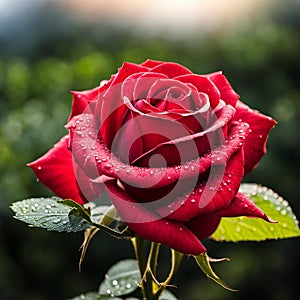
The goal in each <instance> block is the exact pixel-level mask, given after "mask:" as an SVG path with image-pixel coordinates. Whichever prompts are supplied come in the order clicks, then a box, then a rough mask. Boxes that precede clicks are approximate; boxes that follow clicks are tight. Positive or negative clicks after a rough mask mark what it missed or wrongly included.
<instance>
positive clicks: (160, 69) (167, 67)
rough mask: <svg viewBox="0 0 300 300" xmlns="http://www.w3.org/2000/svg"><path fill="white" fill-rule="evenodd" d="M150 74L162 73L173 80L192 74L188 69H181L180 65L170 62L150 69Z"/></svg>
mask: <svg viewBox="0 0 300 300" xmlns="http://www.w3.org/2000/svg"><path fill="white" fill-rule="evenodd" d="M150 72H155V73H162V74H165V75H167V76H168V77H169V78H174V77H177V76H181V75H186V74H193V73H192V72H191V71H190V70H189V69H187V68H185V67H183V66H182V65H180V64H177V63H172V62H164V63H162V64H159V65H157V66H155V67H153V68H152V69H150Z"/></svg>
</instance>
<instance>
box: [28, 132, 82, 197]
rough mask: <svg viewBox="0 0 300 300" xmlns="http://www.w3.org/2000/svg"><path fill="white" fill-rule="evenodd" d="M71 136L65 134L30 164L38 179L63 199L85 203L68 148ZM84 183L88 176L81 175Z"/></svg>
mask: <svg viewBox="0 0 300 300" xmlns="http://www.w3.org/2000/svg"><path fill="white" fill-rule="evenodd" d="M68 142H69V136H68V135H66V136H64V137H63V138H62V139H61V140H60V141H59V142H58V143H57V144H55V145H54V147H53V148H52V149H50V150H49V151H48V152H47V153H46V154H45V155H44V156H42V157H40V158H39V159H37V160H35V161H34V162H31V163H29V164H28V166H29V167H31V168H32V170H33V171H34V173H35V174H36V176H37V177H38V179H39V180H40V181H41V182H42V183H43V184H45V185H46V186H47V187H48V188H49V189H50V190H52V191H53V192H54V193H55V194H56V195H58V196H59V197H61V198H63V199H72V200H74V201H76V202H77V203H85V202H86V198H85V197H84V195H83V194H82V193H81V191H80V189H79V187H78V184H77V181H76V176H75V173H74V165H73V162H72V153H71V152H70V151H69V150H68ZM81 178H82V180H83V182H82V184H84V183H87V182H88V178H87V177H81Z"/></svg>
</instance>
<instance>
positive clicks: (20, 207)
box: [11, 198, 90, 232]
mask: <svg viewBox="0 0 300 300" xmlns="http://www.w3.org/2000/svg"><path fill="white" fill-rule="evenodd" d="M11 209H12V210H13V211H14V212H15V216H14V217H15V218H16V219H18V220H20V221H23V222H25V223H28V224H30V226H33V227H40V228H44V229H47V230H50V231H59V232H76V231H82V230H85V229H87V228H89V227H90V225H89V224H88V223H87V222H86V221H85V220H83V219H82V218H80V219H79V218H76V221H75V219H73V220H72V219H70V218H69V215H70V213H71V211H72V210H73V209H74V208H72V207H70V206H67V205H65V204H64V203H62V202H61V199H59V198H31V199H26V200H23V201H18V202H15V203H13V204H12V205H11Z"/></svg>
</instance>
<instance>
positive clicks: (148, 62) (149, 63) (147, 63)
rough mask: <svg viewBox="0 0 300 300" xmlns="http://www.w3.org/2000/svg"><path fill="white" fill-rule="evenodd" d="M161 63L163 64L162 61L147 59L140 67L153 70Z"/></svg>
mask: <svg viewBox="0 0 300 300" xmlns="http://www.w3.org/2000/svg"><path fill="white" fill-rule="evenodd" d="M163 63H164V62H163V61H159V60H153V59H147V60H146V61H144V62H142V63H141V64H140V65H141V66H143V67H147V68H154V67H156V66H158V65H160V64H163Z"/></svg>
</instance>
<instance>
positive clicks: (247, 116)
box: [234, 101, 276, 175]
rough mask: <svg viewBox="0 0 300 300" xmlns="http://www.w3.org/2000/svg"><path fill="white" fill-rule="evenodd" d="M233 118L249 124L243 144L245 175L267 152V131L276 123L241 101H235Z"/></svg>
mask: <svg viewBox="0 0 300 300" xmlns="http://www.w3.org/2000/svg"><path fill="white" fill-rule="evenodd" d="M234 119H235V120H239V121H241V122H246V123H248V124H249V125H250V130H251V131H250V134H249V136H248V138H247V140H246V143H245V146H244V155H245V175H246V174H248V173H249V172H251V171H252V170H253V169H254V168H255V166H256V165H257V164H258V162H259V161H260V159H261V158H262V156H263V155H264V154H265V153H266V152H267V149H266V142H267V138H268V134H269V131H270V130H271V129H272V128H273V127H274V126H275V125H276V121H275V120H273V119H272V118H271V117H268V116H265V115H263V114H261V113H259V112H258V111H254V110H252V109H251V108H249V107H248V106H247V105H245V104H244V103H242V102H241V101H238V102H237V106H236V114H235V116H234Z"/></svg>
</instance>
